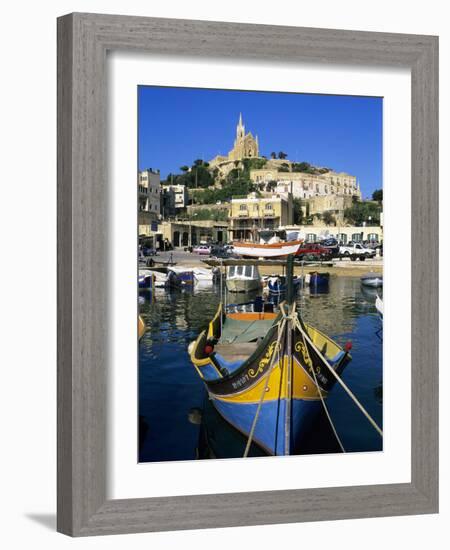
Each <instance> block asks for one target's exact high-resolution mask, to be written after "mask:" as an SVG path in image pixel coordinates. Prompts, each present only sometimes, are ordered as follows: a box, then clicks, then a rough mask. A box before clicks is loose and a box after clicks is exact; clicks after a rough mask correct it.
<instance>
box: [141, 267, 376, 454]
mask: <svg viewBox="0 0 450 550" xmlns="http://www.w3.org/2000/svg"><path fill="white" fill-rule="evenodd" d="M378 292H379V291H378ZM254 298H255V295H254V294H252V295H250V296H249V295H244V294H229V295H228V302H229V303H237V302H239V303H244V302H248V301H251V300H252V299H254ZM375 298H376V292H375V291H373V290H366V289H363V288H362V287H361V285H360V280H359V277H345V276H339V277H331V279H330V284H329V289H327V290H326V291H325V292H320V293H316V292H314V290H313V289H309V288H308V287H306V288H305V289H304V290H303V291H302V292H301V293H299V295H298V297H297V304H298V307H299V308H300V311H301V312H302V315H303V318H304V319H305V321H306V322H308V323H309V324H311V325H313V326H314V327H316V328H318V329H319V330H320V331H322V332H325V333H326V334H327V335H329V336H331V337H332V338H333V339H335V340H336V341H337V342H338V343H339V344H341V345H344V344H345V343H346V342H348V341H350V342H352V351H351V354H352V358H353V359H352V361H351V362H350V363H349V365H348V366H347V367H346V369H345V370H344V372H343V375H342V378H343V380H344V381H345V383H346V384H347V385H348V386H349V387H350V389H351V390H352V391H353V393H354V394H355V395H356V396H357V397H358V399H359V400H360V401H361V403H362V404H363V406H364V407H365V408H366V409H367V411H368V412H369V413H370V415H371V416H372V417H373V418H374V420H375V421H376V422H377V424H378V425H380V426H382V420H383V419H382V408H383V407H382V381H383V369H382V323H381V320H380V318H379V315H378V313H377V310H376V308H375ZM219 302H220V292H219V288H218V286H206V287H196V288H194V289H182V290H171V291H165V290H163V289H161V290H157V291H156V292H155V294H154V296H152V294H151V293H149V292H141V293H140V295H139V303H140V313H141V315H142V317H143V318H144V320H145V323H146V325H147V327H148V330H147V332H146V334H145V335H144V336H143V338H142V340H141V342H140V345H139V428H140V430H139V440H140V441H139V461H140V462H155V461H168V460H192V459H195V458H210V457H218V458H228V457H230V458H231V457H235V458H238V457H241V456H242V450H243V447H244V446H245V441H244V440H243V438H242V437H241V436H240V434H237V433H236V432H235V430H233V429H232V428H230V427H229V426H228V424H226V423H225V422H224V421H223V420H222V419H221V418H220V417H219V416H218V414H217V413H215V410H214V409H213V407H212V406H211V404H210V403H208V399H207V395H206V391H205V389H204V386H203V383H202V382H201V381H200V378H199V376H198V374H197V372H196V371H195V368H194V367H193V365H192V364H191V362H190V360H189V356H188V352H187V347H188V345H189V343H190V342H191V341H192V340H194V339H195V338H196V337H197V336H198V334H199V332H200V331H201V330H203V329H204V328H206V327H207V325H208V322H209V321H210V319H211V318H212V317H213V315H214V313H215V311H216V309H217V306H218V304H219ZM327 406H328V409H329V412H330V415H331V417H332V420H333V423H334V425H335V428H336V431H337V433H338V434H339V437H340V439H341V441H342V443H343V446H344V448H345V450H346V451H347V452H364V451H365V452H367V451H379V450H382V440H381V438H380V436H379V435H378V434H377V433H376V432H375V430H374V429H373V428H372V427H371V426H370V424H369V423H368V421H367V420H366V419H365V418H364V416H363V415H362V414H361V412H360V411H359V410H358V409H357V407H356V406H355V404H354V403H353V402H352V401H351V400H350V398H349V397H348V395H347V394H346V393H345V391H344V390H342V388H341V387H340V386H339V385H338V384H336V385H335V386H334V388H333V389H332V391H331V392H330V394H329V396H328V399H327ZM297 452H298V453H299V454H302V453H324V452H339V447H338V445H337V442H336V439H335V438H334V436H333V434H332V432H331V430H330V427H329V424H328V421H327V420H326V418H325V417H324V416H323V417H319V418H318V419H317V421H316V422H315V423H314V426H312V427H311V432H310V434H309V436H308V437H307V438H306V439H305V441H304V442H302V445H301V448H299V449H298V451H297ZM256 454H258V453H257V452H256Z"/></svg>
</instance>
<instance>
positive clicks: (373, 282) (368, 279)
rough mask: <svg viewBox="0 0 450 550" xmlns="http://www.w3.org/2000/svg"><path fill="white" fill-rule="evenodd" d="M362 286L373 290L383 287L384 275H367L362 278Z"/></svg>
mask: <svg viewBox="0 0 450 550" xmlns="http://www.w3.org/2000/svg"><path fill="white" fill-rule="evenodd" d="M361 284H362V285H364V286H370V287H372V288H377V287H379V286H383V275H382V273H367V275H363V276H362V277H361Z"/></svg>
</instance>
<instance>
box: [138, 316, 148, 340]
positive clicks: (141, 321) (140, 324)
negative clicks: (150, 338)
mask: <svg viewBox="0 0 450 550" xmlns="http://www.w3.org/2000/svg"><path fill="white" fill-rule="evenodd" d="M146 330H147V327H146V326H145V322H144V319H142V317H141V316H140V315H139V316H138V337H139V340H140V339H141V338H142V337H143V336H144V334H145V331H146Z"/></svg>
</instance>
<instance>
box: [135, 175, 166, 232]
mask: <svg viewBox="0 0 450 550" xmlns="http://www.w3.org/2000/svg"><path fill="white" fill-rule="evenodd" d="M160 219H161V181H160V176H159V171H155V170H152V169H151V168H148V169H147V170H142V172H139V174H138V224H139V235H151V234H152V232H154V231H153V230H152V225H153V227H154V226H155V223H157V222H158V221H159V220H160Z"/></svg>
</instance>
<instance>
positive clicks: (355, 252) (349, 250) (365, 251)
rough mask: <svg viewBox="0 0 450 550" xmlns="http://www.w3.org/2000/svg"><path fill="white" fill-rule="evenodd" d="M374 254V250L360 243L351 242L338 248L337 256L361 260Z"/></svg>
mask: <svg viewBox="0 0 450 550" xmlns="http://www.w3.org/2000/svg"><path fill="white" fill-rule="evenodd" d="M375 255H376V250H374V249H372V248H367V247H366V246H363V245H362V244H361V243H353V244H351V245H347V246H341V247H340V248H339V256H340V257H342V258H350V259H351V260H352V261H353V262H354V261H355V260H358V259H359V260H360V261H361V262H363V261H364V260H365V259H366V258H373V257H374V256H375Z"/></svg>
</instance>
